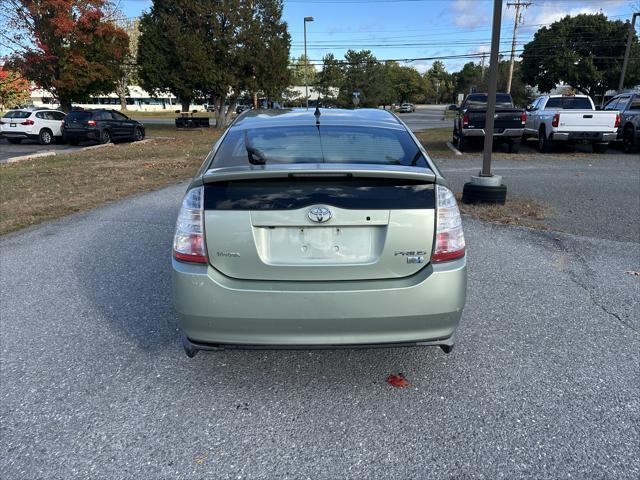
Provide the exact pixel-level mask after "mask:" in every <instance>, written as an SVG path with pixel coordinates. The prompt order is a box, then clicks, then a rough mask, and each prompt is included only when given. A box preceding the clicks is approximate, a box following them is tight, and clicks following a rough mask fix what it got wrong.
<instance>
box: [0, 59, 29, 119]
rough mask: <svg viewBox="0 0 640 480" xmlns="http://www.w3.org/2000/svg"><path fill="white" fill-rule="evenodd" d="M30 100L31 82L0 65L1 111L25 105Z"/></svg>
mask: <svg viewBox="0 0 640 480" xmlns="http://www.w3.org/2000/svg"><path fill="white" fill-rule="evenodd" d="M28 100H29V82H28V81H27V80H25V79H24V78H22V77H21V76H20V74H19V73H18V72H16V71H13V70H8V69H6V68H4V67H3V66H2V65H0V111H2V110H4V109H9V108H15V107H18V106H20V105H23V104H24V103H26V102H27V101H28Z"/></svg>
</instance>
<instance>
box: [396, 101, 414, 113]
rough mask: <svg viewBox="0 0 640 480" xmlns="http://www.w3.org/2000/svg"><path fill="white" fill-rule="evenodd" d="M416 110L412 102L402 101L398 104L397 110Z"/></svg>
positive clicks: (406, 111) (405, 111)
mask: <svg viewBox="0 0 640 480" xmlns="http://www.w3.org/2000/svg"><path fill="white" fill-rule="evenodd" d="M415 111H416V106H415V105H414V104H413V103H403V104H402V105H400V108H399V109H398V112H400V113H411V112H415Z"/></svg>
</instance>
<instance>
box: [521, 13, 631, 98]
mask: <svg viewBox="0 0 640 480" xmlns="http://www.w3.org/2000/svg"><path fill="white" fill-rule="evenodd" d="M628 31H629V30H628V26H627V24H625V23H624V22H622V21H619V20H616V21H612V20H608V19H607V17H606V16H605V15H603V14H601V13H599V14H595V15H589V14H581V15H576V16H574V17H570V16H566V17H564V18H563V19H562V20H559V21H557V22H554V23H552V24H551V25H550V26H548V27H543V28H541V29H540V30H538V31H537V32H536V34H535V35H534V37H533V40H532V41H531V42H529V43H527V44H526V45H525V46H524V51H523V52H522V62H521V68H522V78H523V80H524V82H525V83H527V84H529V85H532V86H537V87H538V89H539V90H540V91H541V92H549V91H551V90H552V89H553V88H554V87H555V86H556V85H557V84H558V83H560V82H564V83H566V84H568V85H570V86H571V87H573V88H574V89H575V90H576V91H578V92H580V93H583V94H586V95H596V94H597V95H602V94H604V93H605V92H606V91H607V90H609V89H615V88H617V86H618V81H619V78H620V71H621V67H622V58H623V56H624V50H625V46H626V39H627V33H628ZM632 42H633V43H632V50H631V55H630V61H629V68H628V70H627V74H626V76H625V82H626V85H627V86H631V85H635V84H637V83H638V81H640V47H639V46H638V37H637V35H636V34H635V33H634V34H633V40H632Z"/></svg>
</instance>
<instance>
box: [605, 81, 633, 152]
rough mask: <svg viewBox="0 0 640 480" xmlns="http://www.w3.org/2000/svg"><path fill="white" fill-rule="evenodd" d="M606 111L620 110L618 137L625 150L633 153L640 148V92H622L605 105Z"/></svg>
mask: <svg viewBox="0 0 640 480" xmlns="http://www.w3.org/2000/svg"><path fill="white" fill-rule="evenodd" d="M604 109H605V111H609V110H614V111H618V112H620V126H619V127H618V134H617V136H616V138H617V139H618V140H619V141H621V142H622V145H623V148H624V151H625V152H627V153H632V152H635V151H637V150H638V148H640V92H627V93H621V94H620V95H617V96H615V97H613V98H612V99H611V100H610V101H609V103H607V104H606V105H605V107H604Z"/></svg>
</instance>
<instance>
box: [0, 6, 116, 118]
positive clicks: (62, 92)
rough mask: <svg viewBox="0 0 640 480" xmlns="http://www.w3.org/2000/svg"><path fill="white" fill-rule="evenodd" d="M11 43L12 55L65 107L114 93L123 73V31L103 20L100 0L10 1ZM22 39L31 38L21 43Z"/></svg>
mask: <svg viewBox="0 0 640 480" xmlns="http://www.w3.org/2000/svg"><path fill="white" fill-rule="evenodd" d="M8 3H10V4H11V6H12V8H11V9H9V10H10V11H12V12H14V16H12V17H11V18H10V19H9V24H10V27H11V30H5V31H6V32H8V31H11V32H13V34H14V36H15V42H14V44H15V45H18V46H19V45H22V46H23V47H19V51H17V52H15V53H14V54H13V55H12V57H11V60H10V64H11V65H12V67H13V68H17V69H18V70H20V71H21V73H22V75H23V76H24V78H26V79H28V80H30V81H33V82H35V83H36V84H37V85H38V86H39V87H41V88H43V89H45V90H49V91H50V92H51V93H53V94H54V95H55V96H56V97H57V98H58V100H59V102H60V106H61V108H62V109H63V110H65V111H69V110H70V109H71V103H72V102H73V101H78V100H83V99H85V98H87V97H89V96H91V95H95V94H99V93H109V92H112V91H113V89H114V87H115V84H116V81H117V80H118V78H120V77H121V75H122V62H123V59H124V58H125V57H126V55H127V49H128V47H127V45H128V39H127V34H126V33H125V32H124V31H123V30H122V29H120V28H118V27H117V26H115V25H114V24H113V23H112V22H110V21H108V20H107V19H105V11H106V2H105V1H104V0H40V1H37V2H36V1H31V0H8ZM25 39H29V40H31V41H30V42H28V44H27V45H25V41H26V40H25Z"/></svg>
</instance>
